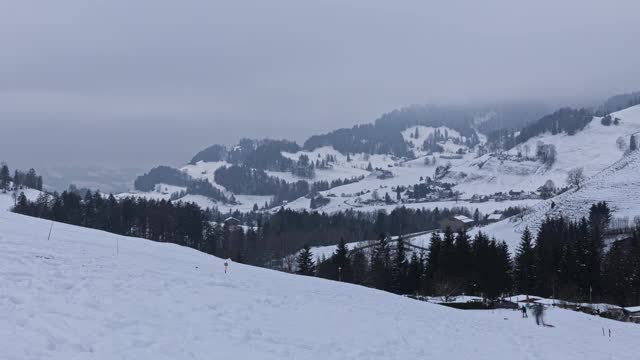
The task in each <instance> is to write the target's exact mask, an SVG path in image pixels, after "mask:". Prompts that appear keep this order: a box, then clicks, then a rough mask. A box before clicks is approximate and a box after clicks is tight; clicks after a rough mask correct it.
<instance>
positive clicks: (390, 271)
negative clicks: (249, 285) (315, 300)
mask: <svg viewBox="0 0 640 360" xmlns="http://www.w3.org/2000/svg"><path fill="white" fill-rule="evenodd" d="M610 220H611V214H610V210H609V208H608V206H607V204H606V203H604V202H600V203H597V204H594V205H593V206H592V207H591V209H590V212H589V216H588V218H587V217H585V218H582V219H580V220H579V221H570V220H567V219H565V218H563V217H559V218H548V219H545V221H544V222H543V223H542V224H541V226H540V228H539V230H538V232H537V233H536V234H535V237H534V234H532V233H531V231H529V229H528V228H527V229H525V230H524V232H523V234H522V237H521V241H520V244H519V246H518V248H517V249H516V252H515V254H514V256H513V258H512V257H511V256H510V254H509V251H508V248H507V245H506V244H505V243H504V242H499V241H496V240H495V239H490V238H489V237H488V236H487V235H485V234H483V233H481V232H479V233H478V234H476V235H475V236H474V237H473V239H471V238H470V237H469V236H468V235H467V233H466V232H465V231H464V230H460V231H458V232H457V233H455V234H454V233H453V232H452V231H451V230H450V229H447V230H445V232H444V234H443V235H442V236H440V235H439V234H437V233H434V234H432V237H431V240H430V244H429V248H428V251H426V252H425V251H421V250H415V249H413V250H411V251H410V252H408V251H407V245H406V241H404V240H402V239H400V240H398V241H397V243H396V245H391V244H390V243H389V241H388V237H387V236H386V235H385V234H382V235H381V236H380V237H379V240H378V241H377V242H376V244H375V245H374V246H373V247H372V248H370V249H366V250H357V249H352V250H353V251H352V250H350V249H349V248H348V247H347V245H346V243H345V241H344V240H343V239H341V241H340V243H339V244H338V246H337V248H336V250H335V252H334V253H333V254H332V255H331V256H330V257H329V258H316V259H315V260H314V257H313V253H312V250H311V248H310V247H308V246H305V247H304V248H303V250H302V251H301V252H300V253H299V254H298V256H297V259H296V262H297V273H299V274H302V275H312V276H313V275H314V276H319V277H322V278H327V279H333V280H340V281H346V282H352V283H355V284H361V285H365V286H370V287H373V288H377V289H381V290H386V291H391V292H395V293H398V294H415V295H430V296H443V297H447V296H453V295H460V294H468V295H477V296H483V297H486V298H489V299H495V298H498V297H499V296H501V295H508V294H513V293H518V294H532V295H537V296H543V297H548V298H556V299H563V300H569V301H575V302H589V301H592V302H606V303H612V304H617V305H620V306H629V305H637V304H638V303H640V229H636V230H635V231H634V233H633V235H632V236H631V237H630V238H629V239H627V240H624V241H618V242H616V243H614V244H613V245H611V248H610V250H609V251H608V252H607V251H606V249H605V246H604V241H603V239H604V234H605V231H606V229H607V226H608V224H609V222H610Z"/></svg>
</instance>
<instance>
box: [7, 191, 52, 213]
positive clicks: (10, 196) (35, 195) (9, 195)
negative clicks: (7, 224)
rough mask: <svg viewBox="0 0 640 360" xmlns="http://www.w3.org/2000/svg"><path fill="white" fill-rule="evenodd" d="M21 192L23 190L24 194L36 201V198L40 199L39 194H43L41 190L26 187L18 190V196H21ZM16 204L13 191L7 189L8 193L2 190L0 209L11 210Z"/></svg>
mask: <svg viewBox="0 0 640 360" xmlns="http://www.w3.org/2000/svg"><path fill="white" fill-rule="evenodd" d="M21 192H23V193H24V196H26V197H27V199H29V200H30V201H36V199H38V196H40V194H42V192H41V191H39V190H35V189H27V188H25V189H22V190H18V191H17V193H16V196H20V193H21ZM14 205H15V202H14V200H13V191H7V192H6V193H3V192H2V191H0V211H4V210H11V209H12V208H13V206H14Z"/></svg>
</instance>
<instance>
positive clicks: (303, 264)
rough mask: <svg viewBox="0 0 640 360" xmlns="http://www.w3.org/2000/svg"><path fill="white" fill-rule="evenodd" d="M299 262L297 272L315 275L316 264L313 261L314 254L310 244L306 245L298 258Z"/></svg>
mask: <svg viewBox="0 0 640 360" xmlns="http://www.w3.org/2000/svg"><path fill="white" fill-rule="evenodd" d="M296 262H297V264H298V269H297V270H296V273H297V274H300V275H307V276H313V275H314V273H315V264H314V262H313V254H312V253H311V248H310V247H309V245H305V246H304V247H303V248H302V250H301V251H300V253H299V254H298V258H297V259H296Z"/></svg>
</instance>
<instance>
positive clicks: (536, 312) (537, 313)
mask: <svg viewBox="0 0 640 360" xmlns="http://www.w3.org/2000/svg"><path fill="white" fill-rule="evenodd" d="M543 313H544V307H543V306H542V304H536V305H534V307H533V314H534V315H535V316H536V324H538V325H542V326H544V319H543V318H542V316H543Z"/></svg>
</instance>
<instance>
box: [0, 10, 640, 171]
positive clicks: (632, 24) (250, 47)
mask: <svg viewBox="0 0 640 360" xmlns="http://www.w3.org/2000/svg"><path fill="white" fill-rule="evenodd" d="M639 14H640V2H638V1H636V0H626V1H623V0H621V1H616V2H615V3H611V2H602V1H583V0H571V1H568V0H567V1H551V0H543V1H536V2H520V1H512V0H488V1H473V0H469V1H448V2H446V4H445V3H443V2H435V1H397V2H396V1H393V2H390V1H380V2H378V1H370V0H368V1H348V2H345V1H315V2H307V1H293V0H292V1H256V0H252V1H231V2H229V1H210V0H208V1H196V0H188V1H162V0H161V1H158V0H138V1H120V0H118V1H78V0H76V1H70V0H58V1H29V0H21V1H3V2H2V3H0V49H1V51H2V56H0V123H1V131H2V138H1V141H0V160H4V161H7V162H9V163H10V164H13V165H12V166H14V167H15V166H19V167H29V166H34V167H39V166H48V165H63V164H67V165H68V164H73V165H78V166H87V165H98V166H122V167H124V166H134V167H147V166H152V165H157V164H160V163H163V164H176V165H177V164H181V163H184V162H186V161H188V160H189V158H190V157H191V156H192V155H193V154H194V153H195V152H197V151H198V150H200V149H201V148H203V147H205V146H208V145H210V144H213V143H223V144H231V143H234V142H236V141H237V140H238V139H239V138H240V137H260V138H262V137H276V138H290V139H294V140H297V141H303V140H304V139H305V138H306V137H308V136H310V135H312V134H314V133H318V132H324V131H329V130H332V129H334V128H337V127H346V126H352V125H354V124H357V123H364V122H371V121H373V120H375V119H376V118H377V117H378V116H379V115H381V114H382V113H384V112H387V111H391V110H393V109H394V108H398V107H402V106H405V105H410V104H427V103H431V104H460V103H477V102H494V101H521V100H535V101H544V102H550V103H554V104H589V103H590V102H594V103H595V102H596V101H598V100H601V99H603V98H606V97H607V96H609V95H614V94H616V93H623V92H629V91H633V90H638V89H640V65H639V64H640V47H638V46H637V41H638V30H639V26H638V21H639V20H640V15H639Z"/></svg>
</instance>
